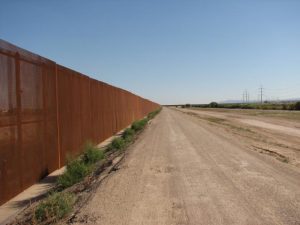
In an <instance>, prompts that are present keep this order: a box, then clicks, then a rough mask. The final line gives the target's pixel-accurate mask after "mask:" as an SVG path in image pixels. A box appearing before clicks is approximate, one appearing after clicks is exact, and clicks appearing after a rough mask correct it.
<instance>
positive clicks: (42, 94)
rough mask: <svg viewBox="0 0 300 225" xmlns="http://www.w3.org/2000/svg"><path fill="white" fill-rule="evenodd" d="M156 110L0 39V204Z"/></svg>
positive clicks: (116, 90)
mask: <svg viewBox="0 0 300 225" xmlns="http://www.w3.org/2000/svg"><path fill="white" fill-rule="evenodd" d="M158 107H159V105H158V104H156V103H153V102H151V101H149V100H146V99H143V98H141V97H139V96H136V95H134V94H132V93H130V92H128V91H125V90H122V89H120V88H117V87H113V86H111V85H109V84H106V83H103V82H101V81H97V80H94V79H91V78H89V77H88V76H85V75H83V74H80V73H78V72H76V71H73V70H71V69H68V68H65V67H63V66H60V65H58V64H56V63H55V62H53V61H50V60H48V59H46V58H43V57H41V56H38V55H36V54H33V53H31V52H28V51H26V50H24V49H21V48H18V47H16V46H14V45H12V44H9V43H8V42H5V41H2V40H0V204H1V203H4V202H5V201H7V200H9V199H10V198H12V197H14V196H15V195H16V194H18V193H20V192H21V191H23V190H24V189H26V188H27V187H29V186H30V185H32V184H34V183H35V182H37V181H39V180H40V179H41V178H43V177H45V176H46V175H48V174H49V173H51V172H53V171H54V170H56V169H58V168H60V167H62V166H63V165H64V164H65V162H66V156H67V155H78V154H79V153H80V151H81V150H82V145H83V144H84V142H86V141H87V140H91V141H93V142H95V143H99V142H101V141H103V140H105V139H106V138H108V137H110V136H112V135H113V134H115V133H116V132H117V131H119V130H121V129H123V128H125V127H126V126H128V125H129V124H131V123H132V122H133V121H134V120H137V119H140V118H142V117H144V116H145V115H147V114H148V113H149V112H151V111H154V110H156V109H157V108H158Z"/></svg>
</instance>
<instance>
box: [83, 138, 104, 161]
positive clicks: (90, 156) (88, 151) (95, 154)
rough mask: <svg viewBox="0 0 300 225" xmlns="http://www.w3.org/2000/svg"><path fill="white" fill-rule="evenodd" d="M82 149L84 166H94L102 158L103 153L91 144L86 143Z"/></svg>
mask: <svg viewBox="0 0 300 225" xmlns="http://www.w3.org/2000/svg"><path fill="white" fill-rule="evenodd" d="M84 149H85V150H84V154H83V162H84V164H86V165H90V164H94V163H96V162H98V161H99V160H101V159H103V158H104V152H103V151H101V150H100V149H99V148H97V146H96V145H94V144H92V143H91V142H87V143H86V145H85V147H84Z"/></svg>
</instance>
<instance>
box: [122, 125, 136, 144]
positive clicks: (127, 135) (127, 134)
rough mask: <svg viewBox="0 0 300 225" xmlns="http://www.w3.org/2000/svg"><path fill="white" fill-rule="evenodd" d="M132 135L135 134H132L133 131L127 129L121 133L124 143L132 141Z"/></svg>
mask: <svg viewBox="0 0 300 225" xmlns="http://www.w3.org/2000/svg"><path fill="white" fill-rule="evenodd" d="M134 134H135V132H134V130H133V129H131V128H127V129H126V130H125V131H124V132H123V134H122V138H123V139H124V141H125V142H126V143H129V142H131V141H132V139H133V136H134Z"/></svg>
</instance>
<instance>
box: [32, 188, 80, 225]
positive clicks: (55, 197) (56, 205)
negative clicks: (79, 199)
mask: <svg viewBox="0 0 300 225" xmlns="http://www.w3.org/2000/svg"><path fill="white" fill-rule="evenodd" d="M74 204H75V196H74V195H73V194H70V193H61V192H60V193H53V194H50V195H49V196H48V197H47V198H46V199H45V200H43V201H42V202H41V203H40V204H39V205H38V206H37V207H36V209H35V211H34V220H35V221H37V222H39V223H40V222H44V221H49V222H56V221H58V220H59V219H62V218H63V217H64V216H65V215H67V214H68V213H70V212H71V211H72V209H73V206H74Z"/></svg>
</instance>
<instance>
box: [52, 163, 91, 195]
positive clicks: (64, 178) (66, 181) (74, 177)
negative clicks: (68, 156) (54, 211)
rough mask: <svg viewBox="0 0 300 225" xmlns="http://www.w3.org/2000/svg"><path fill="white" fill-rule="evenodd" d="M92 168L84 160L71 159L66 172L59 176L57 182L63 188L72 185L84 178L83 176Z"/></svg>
mask: <svg viewBox="0 0 300 225" xmlns="http://www.w3.org/2000/svg"><path fill="white" fill-rule="evenodd" d="M89 172H90V168H89V166H88V165H86V164H85V163H84V162H83V161H82V160H80V159H76V160H70V161H69V162H68V163H67V170H66V172H65V173H64V174H62V175H61V176H59V177H58V179H57V184H58V185H59V187H61V188H62V189H65V188H68V187H71V186H72V185H73V184H76V183H78V182H80V181H82V180H83V178H84V177H85V176H86V175H88V174H89Z"/></svg>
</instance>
